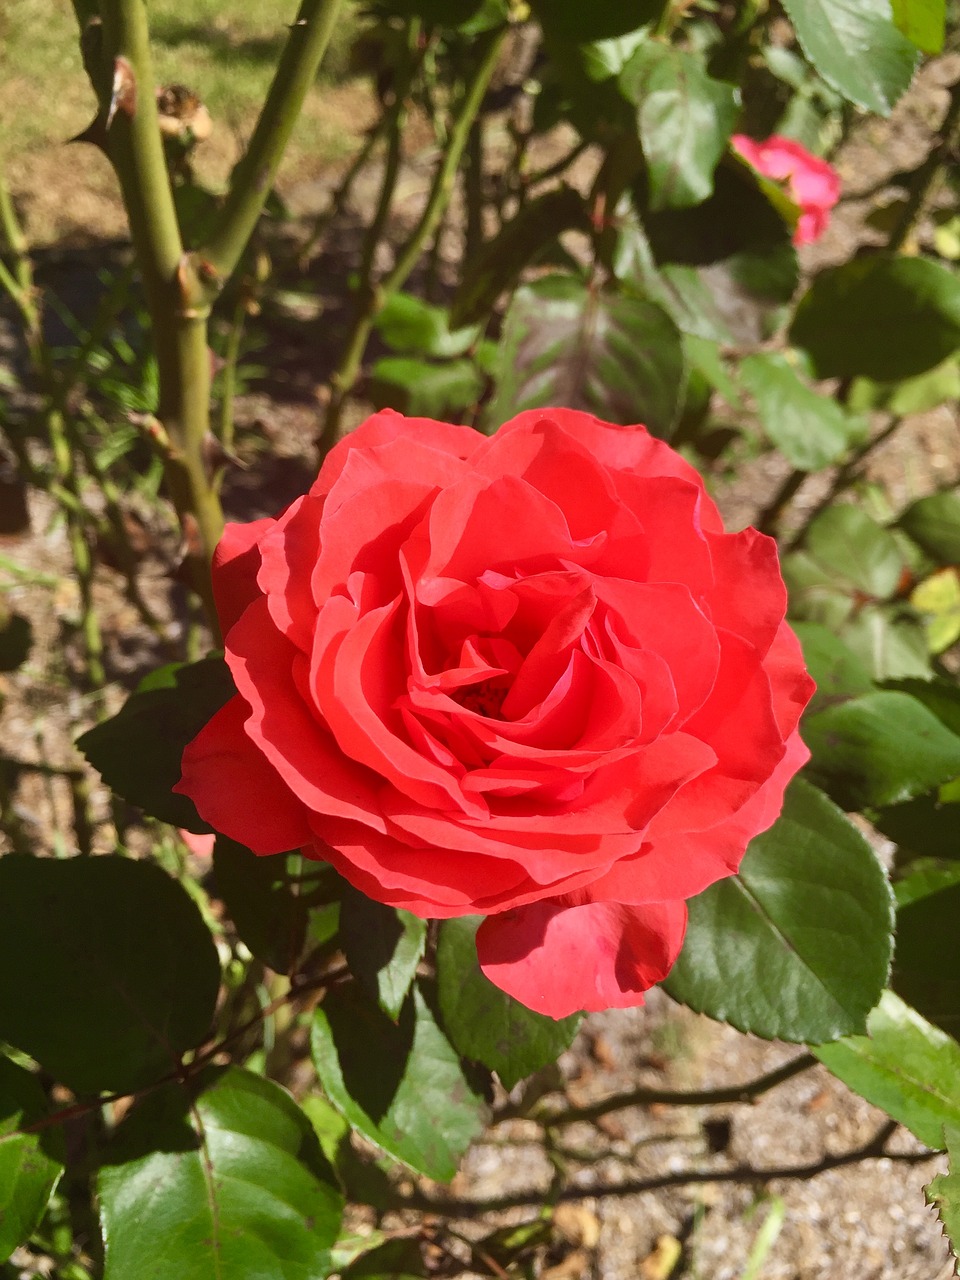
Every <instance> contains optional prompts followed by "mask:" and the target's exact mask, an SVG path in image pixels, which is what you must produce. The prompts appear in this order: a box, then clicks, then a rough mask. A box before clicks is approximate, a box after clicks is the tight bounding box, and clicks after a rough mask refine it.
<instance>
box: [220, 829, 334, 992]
mask: <svg viewBox="0 0 960 1280" xmlns="http://www.w3.org/2000/svg"><path fill="white" fill-rule="evenodd" d="M316 865H317V864H316V863H309V862H305V860H304V859H303V858H302V857H301V856H300V854H287V855H283V854H276V855H272V856H270V857H258V856H257V855H256V854H255V853H252V852H251V851H250V850H249V849H247V848H246V847H245V846H244V845H242V844H237V842H236V841H235V840H229V839H228V838H227V837H226V836H217V842H216V844H215V845H214V847H213V874H214V879H215V881H216V887H217V893H218V895H219V896H220V898H221V899H222V901H223V905H224V906H225V907H226V908H227V911H229V913H230V917H231V919H232V920H233V923H234V925H235V926H236V929H237V936H238V937H239V938H240V940H241V941H242V942H243V943H245V945H246V946H247V947H249V949H250V951H251V952H252V953H253V955H255V956H256V957H257V959H258V960H262V961H263V963H264V964H266V965H269V966H270V968H271V969H275V970H276V972H277V973H292V972H293V970H294V969H295V968H296V966H297V963H298V961H299V959H300V955H301V952H302V951H303V944H304V941H305V939H306V934H307V918H308V915H309V911H308V909H307V907H306V905H305V904H304V901H303V898H302V896H301V894H300V893H299V892H298V886H297V885H296V884H295V882H294V881H293V880H292V879H291V875H297V874H302V872H303V870H304V867H305V866H307V867H309V866H316Z"/></svg>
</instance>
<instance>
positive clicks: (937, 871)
mask: <svg viewBox="0 0 960 1280" xmlns="http://www.w3.org/2000/svg"><path fill="white" fill-rule="evenodd" d="M957 884H960V862H943V861H941V860H939V859H937V858H918V859H917V860H916V861H915V862H911V863H908V864H907V867H906V870H905V874H904V875H903V877H902V878H901V879H899V880H897V881H896V882H895V884H894V886H893V896H894V898H895V899H896V903H897V910H898V911H900V910H901V909H903V908H904V907H909V906H912V905H913V903H915V902H920V901H921V900H922V899H924V898H929V897H930V895H931V894H934V893H939V892H940V891H941V890H942V889H951V888H953V886H954V885H957ZM899 945H900V943H899V939H898V940H897V946H898V947H899Z"/></svg>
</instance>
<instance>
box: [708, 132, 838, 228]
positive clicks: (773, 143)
mask: <svg viewBox="0 0 960 1280" xmlns="http://www.w3.org/2000/svg"><path fill="white" fill-rule="evenodd" d="M730 144H731V146H732V147H733V149H734V150H735V151H736V152H737V153H738V154H739V155H741V156H742V157H743V158H744V160H746V162H747V163H748V164H750V165H752V166H753V168H754V169H756V171H757V173H760V174H763V176H764V177H765V178H773V179H775V180H776V181H778V182H785V183H786V188H787V195H788V196H789V197H790V199H791V200H792V201H793V202H794V204H797V205H799V206H800V220H799V221H798V223H797V226H796V229H795V231H794V233H793V243H794V244H812V243H813V241H814V240H819V238H820V237H821V236H822V235H823V233H824V231H826V229H827V223H828V222H829V221H830V210H831V209H832V208H833V206H834V205H835V204H836V203H837V201H838V200H839V199H840V178H839V176H838V174H837V171H836V169H834V168H833V167H832V166H831V165H829V164H827V162H826V160H821V159H820V157H819V156H815V155H811V154H810V152H809V151H808V150H807V149H806V147H802V146H801V145H800V143H799V142H794V141H793V139H792V138H782V137H780V135H779V134H773V135H772V136H771V137H769V138H767V139H766V140H765V141H763V142H756V141H754V139H753V138H748V137H747V136H746V135H745V134H743V133H735V134H734V135H733V137H732V138H731V139H730Z"/></svg>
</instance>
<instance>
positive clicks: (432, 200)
mask: <svg viewBox="0 0 960 1280" xmlns="http://www.w3.org/2000/svg"><path fill="white" fill-rule="evenodd" d="M506 33H507V28H505V27H503V28H499V29H498V30H495V31H492V32H489V33H488V34H487V35H486V36H485V37H483V38H482V40H480V41H478V45H479V50H480V53H479V61H478V63H477V65H476V69H475V71H474V75H473V79H472V80H471V81H470V83H469V84H468V86H467V89H466V92H465V93H464V96H463V99H462V101H461V104H460V109H459V111H458V113H457V117H456V119H455V120H454V122H453V125H452V126H451V129H450V136H449V141H448V144H447V149H446V151H445V152H444V155H443V160H442V161H441V163H440V166H439V168H438V169H437V172H436V173H435V175H434V179H433V183H432V185H431V188H430V194H429V195H428V197H427V203H426V207H425V208H424V210H423V213H422V214H421V215H420V221H419V222H418V223H417V226H416V228H415V229H414V231H413V233H412V234H411V236H410V238H409V239H408V240H407V243H406V245H405V246H404V248H403V250H402V251H401V252H400V254H399V255H398V256H397V260H396V262H395V263H394V266H393V269H392V270H391V271H389V272H388V273H387V275H386V276H385V277H384V278H383V280H381V281H380V283H379V285H377V286H376V287H371V286H370V285H369V284H368V287H367V288H366V290H364V292H363V294H361V304H360V308H359V309H358V312H357V315H356V317H355V319H354V323H353V327H352V329H351V331H350V333H349V335H348V338H347V341H346V343H345V346H344V351H343V355H342V357H341V359H340V363H339V366H338V368H337V370H336V372H335V373H334V375H333V377H332V379H331V387H330V402H329V404H328V406H327V413H326V416H325V419H324V424H323V431H322V432H321V435H320V438H319V441H318V446H319V450H320V454H321V457H322V456H324V455H326V453H328V452H329V450H330V449H331V448H332V446H333V445H334V444H335V443H336V440H337V436H338V435H339V431H340V419H341V415H342V413H343V406H344V403H345V401H346V398H347V396H348V395H349V394H350V392H351V391H352V389H353V387H354V385H355V384H356V381H357V378H358V377H359V375H360V369H361V367H362V364H363V356H364V353H365V351H366V349H367V342H368V340H369V338H370V333H371V330H372V329H373V324H374V321H375V320H376V317H377V315H378V313H379V312H380V311H381V310H382V309H383V307H384V305H385V304H386V301H387V299H388V298H389V297H390V296H391V294H393V293H394V292H395V291H396V290H397V289H399V288H401V287H402V285H403V283H404V282H405V280H406V279H407V277H408V276H409V274H410V272H411V271H412V270H413V268H414V267H415V266H416V264H417V260H418V259H419V257H420V254H421V253H422V251H423V247H424V245H425V244H426V243H427V241H428V240H429V238H430V236H431V235H432V234H433V232H434V231H435V230H436V229H437V226H438V225H439V223H440V220H441V218H442V217H443V214H444V211H445V209H446V208H447V205H448V204H449V202H450V197H451V195H452V194H453V184H454V178H455V177H456V173H457V169H458V168H459V167H460V160H461V158H462V156H463V152H464V148H465V146H466V144H467V138H468V137H469V134H470V128H471V125H472V124H473V121H474V119H475V117H476V115H477V112H478V111H479V110H480V105H481V103H482V102H483V97H484V94H485V93H486V91H487V87H488V85H489V83H490V77H491V76H492V75H493V72H494V70H495V68H496V65H497V59H498V57H499V55H500V49H501V47H502V45H503V41H504V38H505V36H506Z"/></svg>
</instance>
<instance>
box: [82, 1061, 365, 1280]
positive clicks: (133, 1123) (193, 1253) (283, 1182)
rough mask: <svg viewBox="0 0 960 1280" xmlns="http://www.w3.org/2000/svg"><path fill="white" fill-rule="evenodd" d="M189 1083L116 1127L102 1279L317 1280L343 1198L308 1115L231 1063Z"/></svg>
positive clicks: (105, 1175)
mask: <svg viewBox="0 0 960 1280" xmlns="http://www.w3.org/2000/svg"><path fill="white" fill-rule="evenodd" d="M199 1083H200V1092H199V1096H196V1097H192V1095H191V1093H188V1092H187V1090H186V1089H184V1088H183V1087H182V1086H180V1085H170V1086H167V1087H166V1088H165V1089H162V1090H161V1091H160V1092H159V1093H157V1094H155V1095H153V1096H152V1097H150V1098H149V1099H147V1101H146V1102H145V1103H143V1104H142V1105H141V1106H139V1107H138V1108H137V1109H136V1110H135V1111H134V1112H133V1113H132V1114H131V1116H130V1117H129V1119H128V1120H126V1121H124V1123H123V1124H122V1125H121V1126H120V1128H119V1129H118V1130H117V1133H116V1135H115V1140H114V1143H113V1145H112V1146H111V1148H110V1149H109V1150H108V1159H109V1160H110V1162H111V1163H109V1164H108V1165H107V1167H105V1168H104V1169H102V1170H101V1172H100V1177H99V1182H98V1194H99V1200H100V1213H101V1219H102V1223H103V1235H104V1246H105V1252H106V1267H105V1272H104V1280H170V1277H171V1276H176V1277H177V1280H254V1278H255V1277H256V1278H257V1280H260V1278H262V1280H322V1277H324V1276H327V1275H329V1274H330V1271H331V1270H332V1267H331V1262H330V1252H329V1251H330V1247H331V1246H332V1244H333V1242H334V1240H335V1239H336V1237H337V1232H338V1230H339V1227H340V1218H341V1213H342V1208H343V1204H342V1198H341V1196H340V1193H339V1191H338V1190H337V1189H336V1188H335V1187H334V1186H333V1185H332V1183H331V1181H330V1178H331V1171H330V1169H329V1166H328V1165H327V1163H326V1161H325V1159H324V1157H323V1155H322V1153H321V1151H320V1147H319V1144H318V1142H317V1138H316V1135H315V1133H314V1132H313V1129H312V1127H311V1125H310V1122H309V1121H308V1120H307V1118H306V1116H305V1115H304V1114H303V1112H302V1111H301V1110H300V1108H299V1107H298V1106H297V1105H296V1103H295V1102H294V1101H293V1099H292V1098H291V1097H290V1095H289V1094H288V1093H287V1092H286V1091H285V1090H283V1089H281V1088H280V1086H279V1085H277V1084H273V1083H272V1082H271V1081H269V1080H265V1079H263V1078H262V1077H261V1076H257V1075H254V1074H253V1073H252V1072H249V1071H243V1070H241V1069H240V1068H238V1067H231V1068H229V1069H228V1070H226V1071H224V1070H223V1069H221V1068H212V1069H210V1070H208V1071H207V1072H205V1073H204V1075H203V1077H202V1079H201V1081H200V1082H199Z"/></svg>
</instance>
